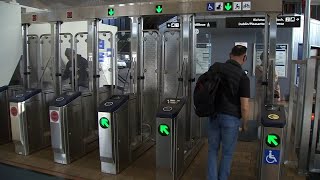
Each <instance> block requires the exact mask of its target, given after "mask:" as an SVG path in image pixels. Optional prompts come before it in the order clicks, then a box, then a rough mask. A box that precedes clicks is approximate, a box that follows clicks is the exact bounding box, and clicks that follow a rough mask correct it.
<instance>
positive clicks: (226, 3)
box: [224, 2, 232, 11]
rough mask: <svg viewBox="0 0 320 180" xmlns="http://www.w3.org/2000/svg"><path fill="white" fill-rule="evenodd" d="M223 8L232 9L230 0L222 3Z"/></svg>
mask: <svg viewBox="0 0 320 180" xmlns="http://www.w3.org/2000/svg"><path fill="white" fill-rule="evenodd" d="M224 10H225V11H231V10H232V2H225V3H224Z"/></svg>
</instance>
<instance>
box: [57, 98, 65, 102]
mask: <svg viewBox="0 0 320 180" xmlns="http://www.w3.org/2000/svg"><path fill="white" fill-rule="evenodd" d="M63 100H64V97H58V98H57V99H56V101H58V102H60V101H63Z"/></svg>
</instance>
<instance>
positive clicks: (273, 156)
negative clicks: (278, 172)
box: [263, 149, 280, 164]
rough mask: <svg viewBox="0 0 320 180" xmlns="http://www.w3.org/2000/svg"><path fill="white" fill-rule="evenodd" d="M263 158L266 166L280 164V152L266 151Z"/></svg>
mask: <svg viewBox="0 0 320 180" xmlns="http://www.w3.org/2000/svg"><path fill="white" fill-rule="evenodd" d="M263 158H264V163H265V164H279V163H280V150H271V149H265V150H264V156H263Z"/></svg>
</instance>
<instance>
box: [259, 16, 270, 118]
mask: <svg viewBox="0 0 320 180" xmlns="http://www.w3.org/2000/svg"><path fill="white" fill-rule="evenodd" d="M269 22H270V18H269V15H268V14H266V15H265V25H264V39H263V41H264V43H263V52H264V53H263V62H262V65H263V66H262V67H263V72H262V73H263V74H262V81H263V84H262V85H263V97H261V98H262V102H261V103H262V104H265V103H266V102H267V101H268V86H267V85H268V53H267V52H269V30H270V28H269ZM262 104H259V106H261V107H262ZM259 113H261V109H260V111H259Z"/></svg>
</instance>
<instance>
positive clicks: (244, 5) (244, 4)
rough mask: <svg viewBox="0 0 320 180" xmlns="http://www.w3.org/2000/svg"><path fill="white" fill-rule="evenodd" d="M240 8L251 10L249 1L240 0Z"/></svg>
mask: <svg viewBox="0 0 320 180" xmlns="http://www.w3.org/2000/svg"><path fill="white" fill-rule="evenodd" d="M242 10H244V11H250V10H251V1H245V2H242Z"/></svg>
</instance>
